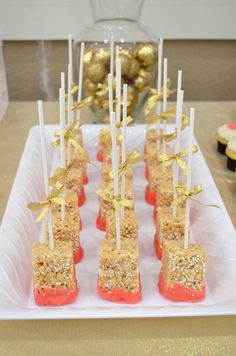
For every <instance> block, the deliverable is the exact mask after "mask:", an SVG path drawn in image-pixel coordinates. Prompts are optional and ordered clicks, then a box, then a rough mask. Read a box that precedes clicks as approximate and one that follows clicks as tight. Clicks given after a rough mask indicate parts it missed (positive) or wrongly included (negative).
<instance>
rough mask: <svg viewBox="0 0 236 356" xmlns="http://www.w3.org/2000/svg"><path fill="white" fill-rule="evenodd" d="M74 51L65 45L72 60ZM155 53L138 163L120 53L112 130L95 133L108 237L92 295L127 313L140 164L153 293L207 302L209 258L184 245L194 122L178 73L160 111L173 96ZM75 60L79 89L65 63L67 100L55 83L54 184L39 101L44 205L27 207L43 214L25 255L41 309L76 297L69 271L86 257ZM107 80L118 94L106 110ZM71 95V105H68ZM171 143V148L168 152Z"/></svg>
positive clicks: (135, 289) (135, 277)
mask: <svg viewBox="0 0 236 356" xmlns="http://www.w3.org/2000/svg"><path fill="white" fill-rule="evenodd" d="M71 48H72V46H71V37H70V36H69V49H70V50H69V58H70V59H71V58H72V54H71ZM162 52H163V41H162V39H161V41H160V44H159V48H158V55H159V59H158V60H159V66H158V83H157V90H154V89H153V88H152V90H151V93H153V92H154V94H151V97H150V98H149V99H150V100H149V99H148V100H147V103H146V105H145V110H144V111H145V114H149V112H150V110H151V109H152V107H153V105H156V114H155V115H153V116H151V117H149V118H148V126H147V131H146V138H145V145H144V154H143V155H141V154H140V153H139V152H138V151H137V150H136V149H133V150H132V151H131V152H129V153H128V150H127V124H128V120H127V107H128V105H129V104H128V98H127V93H128V85H127V84H124V85H123V86H122V87H121V69H122V68H121V59H120V56H119V53H120V50H119V47H118V46H116V63H115V65H116V70H115V73H116V78H113V76H114V73H113V72H111V73H110V74H109V75H108V93H109V119H110V125H109V127H105V128H102V129H101V131H100V133H99V137H98V142H99V143H98V151H97V159H98V160H99V161H100V162H101V181H100V183H99V187H98V190H97V194H98V199H99V211H98V215H97V219H96V226H97V228H98V229H99V230H101V231H104V232H105V237H104V239H103V240H102V241H101V243H100V248H99V251H98V259H99V263H98V281H97V293H98V295H99V296H100V297H101V298H103V299H106V300H108V301H111V302H118V303H127V304H132V303H138V302H139V301H140V300H141V299H142V296H141V280H140V272H139V238H138V235H139V222H138V219H137V216H136V213H135V191H134V186H133V179H134V172H133V165H134V164H135V163H138V162H139V161H144V162H145V173H146V179H147V186H146V190H145V194H144V195H145V199H146V202H147V203H148V204H150V205H153V207H154V212H153V217H154V222H155V226H156V233H155V237H154V249H155V252H156V256H157V258H158V259H159V260H161V270H160V273H159V278H158V282H157V284H158V291H159V292H160V293H161V294H162V295H163V296H164V297H165V298H167V299H169V300H171V301H178V302H181V301H184V302H198V301H201V300H202V299H204V298H205V269H206V253H205V250H204V248H203V246H202V245H200V244H198V243H194V242H191V223H190V199H191V197H192V196H193V195H195V194H198V193H200V192H201V186H200V185H196V186H194V187H193V188H192V187H191V173H192V154H193V153H195V152H197V147H196V145H194V144H193V137H194V135H193V131H194V116H195V112H194V109H193V108H192V109H191V110H190V118H189V123H187V124H186V120H187V121H188V117H186V115H183V90H181V82H182V72H181V71H179V72H178V89H177V105H176V109H175V108H169V109H168V108H167V97H168V96H169V95H170V94H171V90H170V86H169V82H168V80H167V59H166V58H165V59H164V61H163V63H162ZM80 55H81V57H80V66H81V67H80V77H79V85H78V87H75V85H74V84H73V66H72V61H71V60H70V61H69V65H68V94H66V93H65V75H64V73H62V74H61V88H60V90H59V104H60V129H59V130H57V131H56V132H55V141H54V142H52V145H53V147H55V148H56V147H58V148H60V155H59V156H60V164H59V167H57V168H56V169H55V170H54V172H53V174H52V177H51V178H49V175H48V160H47V154H46V152H47V149H46V148H47V144H46V135H45V127H44V115H43V105H42V102H41V101H38V112H39V123H40V125H39V127H40V140H41V152H42V167H43V180H44V190H45V191H44V194H42V198H43V200H42V201H41V202H33V203H29V204H28V207H29V209H31V210H33V211H37V210H41V212H40V215H39V216H38V218H37V221H42V220H43V219H45V217H47V223H46V224H45V226H44V229H43V239H42V241H43V242H35V243H33V247H32V263H33V278H34V296H35V302H36V304H37V305H39V306H58V305H63V304H66V303H71V302H73V301H75V299H76V298H77V295H78V293H79V288H78V283H77V279H76V269H75V264H77V263H79V262H80V261H81V260H82V259H83V255H84V252H83V248H82V246H81V242H80V231H81V229H82V221H81V218H80V210H79V207H81V206H83V204H84V203H85V200H86V197H85V191H84V184H87V183H88V176H87V170H86V167H87V164H88V163H90V160H89V157H88V154H87V152H86V151H85V148H84V142H83V134H82V129H81V118H80V109H81V108H82V107H84V106H85V105H87V103H88V102H89V100H85V99H83V100H82V81H83V79H82V77H83V55H84V44H83V43H82V44H81V54H80ZM162 64H163V86H162ZM114 79H115V83H116V91H115V99H114V100H113V85H112V83H113V82H114ZM149 89H150V88H149ZM76 91H78V100H77V101H78V102H77V103H75V102H74V94H75V93H76ZM152 95H154V97H155V98H156V99H155V100H156V101H155V100H153V97H152ZM121 108H122V110H121ZM121 111H122V112H121ZM66 114H67V123H65V121H66ZM173 117H174V118H176V123H175V128H174V129H173V130H172V132H169V131H168V130H167V125H166V122H167V120H168V119H169V118H173ZM186 126H189V127H188V144H187V147H185V148H184V149H183V148H182V143H183V140H182V131H183V129H184V128H185V127H186ZM167 131H168V132H167ZM171 141H173V142H174V145H171V144H170V142H171ZM186 158H187V162H186V161H185V159H186ZM94 193H95V192H94Z"/></svg>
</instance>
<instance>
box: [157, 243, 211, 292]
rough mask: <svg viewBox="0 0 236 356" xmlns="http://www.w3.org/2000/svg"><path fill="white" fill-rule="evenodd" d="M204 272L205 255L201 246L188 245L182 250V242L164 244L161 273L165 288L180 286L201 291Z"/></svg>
mask: <svg viewBox="0 0 236 356" xmlns="http://www.w3.org/2000/svg"><path fill="white" fill-rule="evenodd" d="M205 270H206V253H205V250H204V248H203V246H202V245H200V244H193V243H190V244H189V247H188V249H184V248H183V242H182V241H167V242H165V244H164V254H163V257H162V269H161V273H162V276H163V278H164V280H165V283H166V284H167V286H174V285H176V284H181V285H183V286H184V287H186V288H189V289H192V290H201V289H202V287H203V284H204V276H205Z"/></svg>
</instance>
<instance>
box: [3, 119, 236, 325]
mask: <svg viewBox="0 0 236 356" xmlns="http://www.w3.org/2000/svg"><path fill="white" fill-rule="evenodd" d="M56 128H57V127H56V126H46V135H47V153H48V160H49V166H50V167H49V168H50V170H51V172H52V171H53V170H54V169H55V167H56V166H58V164H59V150H56V151H55V150H54V149H52V147H51V141H52V139H53V132H54V130H55V129H56ZM100 129H101V126H99V125H96V126H95V125H93V126H92V125H85V126H83V135H84V142H85V147H86V149H87V151H88V153H89V155H90V157H91V160H92V161H93V163H94V164H95V165H97V166H98V167H100V165H101V164H100V163H99V162H98V161H97V160H96V154H97V144H98V134H99V131H100ZM145 130H146V126H144V125H137V126H133V127H129V128H128V135H127V137H128V151H130V150H131V149H133V148H138V149H139V150H140V151H142V150H143V145H144V140H145ZM168 130H170V131H172V130H173V127H172V126H171V125H170V126H168ZM186 138H187V131H186V132H184V133H183V140H182V148H186V142H187V140H186ZM144 168H145V167H144V163H143V162H141V163H139V164H138V165H136V166H135V168H134V191H135V210H136V213H137V216H138V218H139V224H140V233H139V245H140V274H141V284H142V301H141V302H140V303H138V304H136V305H128V304H115V303H112V302H109V301H105V300H103V299H101V298H100V297H99V296H98V295H97V293H96V286H97V270H98V251H99V243H100V241H101V240H102V239H103V238H104V237H105V233H104V232H101V231H99V230H97V228H96V226H95V221H96V216H97V213H98V210H99V204H98V199H97V196H96V190H97V188H98V186H99V183H100V180H101V177H100V174H99V171H98V170H97V169H96V168H94V167H93V166H91V165H89V166H88V176H89V183H88V185H86V186H85V191H86V202H85V204H84V205H83V206H82V207H81V209H80V211H81V218H82V222H83V230H82V231H81V244H82V246H83V249H84V252H85V256H84V259H83V260H82V262H81V263H80V264H79V265H77V267H76V272H77V279H78V284H79V288H80V294H79V296H78V298H77V300H76V302H74V303H73V304H68V305H65V306H62V307H50V308H49V307H37V306H36V305H35V303H34V298H33V282H32V266H31V246H32V242H34V241H37V240H39V239H42V236H41V233H40V231H41V230H42V229H41V227H40V225H39V224H37V223H36V222H35V216H33V215H32V213H31V212H30V211H28V210H27V208H26V205H27V203H28V202H30V201H39V200H42V199H43V198H44V197H43V177H42V167H41V155H40V139H39V128H38V127H37V126H35V127H33V128H32V129H31V130H30V132H29V135H28V138H27V142H26V145H25V149H24V152H23V155H22V158H21V161H20V164H19V168H18V171H17V174H16V178H15V181H14V184H13V188H12V191H11V194H10V197H9V201H8V204H7V208H6V211H5V214H4V218H3V221H2V225H1V229H0V319H82V318H84V319H88V318H140V317H177V316H178V317H181V316H200V315H232V314H236V232H235V230H234V227H233V225H232V223H231V220H230V218H229V216H228V213H227V211H226V209H225V207H224V203H223V201H222V199H221V197H220V195H219V192H218V190H217V188H216V186H215V183H214V180H213V178H212V176H211V174H210V171H209V169H208V167H207V165H206V162H205V160H204V157H203V155H202V153H201V151H200V150H199V152H198V153H197V154H195V155H194V156H193V185H194V184H197V183H201V184H202V186H203V190H204V191H203V193H201V194H199V196H197V197H196V198H197V199H199V201H201V202H202V203H204V204H218V205H219V206H220V207H221V209H217V208H213V207H205V206H203V205H200V204H197V203H194V202H191V220H192V221H191V223H192V233H193V238H194V241H197V242H200V243H202V244H203V245H204V247H205V249H206V251H207V257H208V262H207V274H206V283H207V292H206V299H205V300H204V301H202V302H200V303H196V304H187V303H175V302H171V301H168V300H166V299H164V298H163V297H162V296H161V295H160V294H159V292H158V290H157V281H158V274H159V271H160V262H159V261H158V260H157V258H156V257H155V252H154V246H153V241H154V233H155V226H154V222H153V207H152V206H150V205H148V204H147V203H146V202H145V198H144V196H145V188H146V184H147V182H146V179H145V174H144Z"/></svg>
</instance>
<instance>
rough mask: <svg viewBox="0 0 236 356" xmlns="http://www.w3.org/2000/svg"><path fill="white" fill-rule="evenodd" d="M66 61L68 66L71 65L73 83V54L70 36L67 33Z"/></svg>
mask: <svg viewBox="0 0 236 356" xmlns="http://www.w3.org/2000/svg"><path fill="white" fill-rule="evenodd" d="M68 60H69V65H71V71H72V77H71V78H72V79H71V82H73V53H72V36H71V34H70V33H69V34H68Z"/></svg>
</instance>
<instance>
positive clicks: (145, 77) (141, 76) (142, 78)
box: [134, 68, 152, 92]
mask: <svg viewBox="0 0 236 356" xmlns="http://www.w3.org/2000/svg"><path fill="white" fill-rule="evenodd" d="M151 80H152V76H151V73H150V72H149V71H147V70H146V69H143V68H141V69H140V71H139V73H138V75H137V77H135V79H134V87H135V88H136V89H137V90H138V91H139V92H141V91H143V89H144V88H145V87H147V86H149V85H150V84H151Z"/></svg>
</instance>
